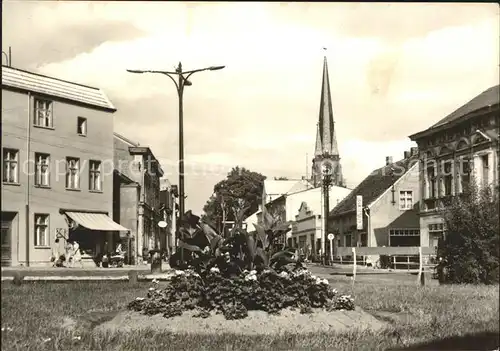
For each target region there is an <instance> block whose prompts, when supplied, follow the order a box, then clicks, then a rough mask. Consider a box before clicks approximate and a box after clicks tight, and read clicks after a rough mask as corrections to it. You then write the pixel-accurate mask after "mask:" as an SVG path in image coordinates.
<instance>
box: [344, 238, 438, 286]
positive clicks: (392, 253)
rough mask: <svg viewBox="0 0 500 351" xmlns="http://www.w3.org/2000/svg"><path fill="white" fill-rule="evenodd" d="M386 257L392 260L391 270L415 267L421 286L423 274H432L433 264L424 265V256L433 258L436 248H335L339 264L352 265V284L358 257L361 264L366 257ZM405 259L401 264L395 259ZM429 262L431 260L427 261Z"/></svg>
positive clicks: (364, 261) (364, 262)
mask: <svg viewBox="0 0 500 351" xmlns="http://www.w3.org/2000/svg"><path fill="white" fill-rule="evenodd" d="M374 255H380V256H387V257H390V258H392V265H393V268H395V269H397V265H400V266H401V265H403V266H405V265H406V268H407V270H408V271H415V270H414V269H410V265H417V266H418V268H417V269H416V271H417V273H418V281H419V282H420V283H421V284H424V279H423V274H424V273H425V272H427V273H434V267H435V264H434V263H432V262H430V263H424V256H431V257H432V256H435V255H436V248H435V247H421V246H406V247H405V246H403V247H338V248H337V256H339V257H340V261H341V263H351V264H352V265H353V268H352V270H353V271H352V276H353V282H354V280H355V279H356V271H357V266H358V257H362V260H363V264H366V256H374ZM342 257H351V258H352V261H351V260H347V261H346V260H343V259H342ZM400 257H406V259H407V261H406V262H401V261H399V262H398V260H397V258H400ZM410 257H417V258H418V263H417V262H411V261H410ZM429 261H431V260H429Z"/></svg>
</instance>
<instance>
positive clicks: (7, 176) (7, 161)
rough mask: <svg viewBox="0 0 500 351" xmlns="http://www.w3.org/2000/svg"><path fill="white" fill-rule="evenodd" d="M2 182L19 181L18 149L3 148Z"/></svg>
mask: <svg viewBox="0 0 500 351" xmlns="http://www.w3.org/2000/svg"><path fill="white" fill-rule="evenodd" d="M2 156H3V157H2V158H3V177H2V179H3V182H4V183H14V184H15V183H18V182H19V150H14V149H3V155H2Z"/></svg>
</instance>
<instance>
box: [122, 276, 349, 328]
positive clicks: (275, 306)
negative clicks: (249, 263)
mask: <svg viewBox="0 0 500 351" xmlns="http://www.w3.org/2000/svg"><path fill="white" fill-rule="evenodd" d="M128 307H129V309H131V310H135V311H141V312H142V313H144V314H147V315H152V314H163V316H164V317H166V318H169V317H173V316H178V315H181V314H182V313H183V312H184V311H188V310H194V309H197V310H198V311H199V313H198V315H197V316H198V317H202V318H205V317H208V316H209V315H210V312H215V313H222V314H223V315H224V316H225V318H226V319H239V318H245V317H246V316H247V315H248V311H250V310H261V311H266V312H268V313H279V312H280V311H281V310H282V309H284V308H298V309H300V311H301V313H311V312H312V311H313V308H327V309H329V310H332V309H344V310H350V309H354V303H353V300H352V298H350V296H340V297H339V296H338V294H337V291H336V290H335V289H332V288H331V287H330V285H329V282H328V280H326V279H321V278H317V277H315V276H314V275H311V273H310V272H309V271H307V270H306V269H304V268H298V269H293V270H291V271H289V272H287V271H281V272H280V273H277V272H276V271H274V270H271V269H266V270H263V271H262V272H260V273H259V272H258V271H257V270H251V271H248V270H244V271H243V272H241V274H239V275H238V276H236V277H235V276H231V277H228V276H224V275H223V274H222V272H221V271H220V269H219V268H217V267H212V268H211V269H210V270H209V271H208V272H206V274H205V275H203V276H202V275H200V274H198V273H196V272H195V271H193V270H186V271H180V270H179V271H176V272H175V274H174V276H173V277H172V279H171V282H170V284H169V285H167V286H166V287H165V288H163V289H161V288H159V283H158V282H157V281H154V282H153V286H152V287H150V288H149V291H148V294H147V296H146V297H144V298H137V299H136V300H134V301H132V302H131V303H130V304H129V306H128Z"/></svg>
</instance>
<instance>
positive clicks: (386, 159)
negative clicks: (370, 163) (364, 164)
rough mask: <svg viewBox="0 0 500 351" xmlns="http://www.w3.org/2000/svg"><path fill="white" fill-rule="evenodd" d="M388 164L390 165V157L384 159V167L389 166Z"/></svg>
mask: <svg viewBox="0 0 500 351" xmlns="http://www.w3.org/2000/svg"><path fill="white" fill-rule="evenodd" d="M390 164H392V156H387V157H386V158H385V165H386V166H389V165H390Z"/></svg>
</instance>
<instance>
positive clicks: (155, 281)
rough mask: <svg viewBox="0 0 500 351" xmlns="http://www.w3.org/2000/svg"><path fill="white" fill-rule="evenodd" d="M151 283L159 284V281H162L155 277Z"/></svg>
mask: <svg viewBox="0 0 500 351" xmlns="http://www.w3.org/2000/svg"><path fill="white" fill-rule="evenodd" d="M151 283H153V284H158V283H160V282H159V280H158V279H156V278H154V279H153V281H152V282H151Z"/></svg>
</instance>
